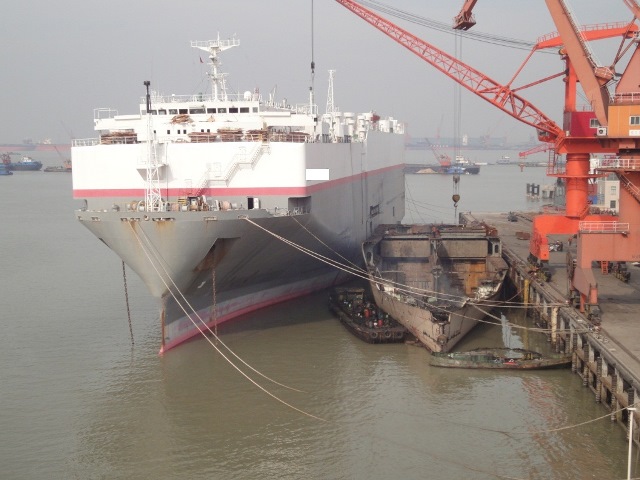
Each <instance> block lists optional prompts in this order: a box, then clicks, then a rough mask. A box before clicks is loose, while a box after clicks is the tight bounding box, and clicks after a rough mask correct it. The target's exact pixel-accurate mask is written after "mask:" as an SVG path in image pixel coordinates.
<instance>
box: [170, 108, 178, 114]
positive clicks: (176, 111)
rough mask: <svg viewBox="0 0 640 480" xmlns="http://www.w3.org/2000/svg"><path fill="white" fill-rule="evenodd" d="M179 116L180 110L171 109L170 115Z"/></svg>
mask: <svg viewBox="0 0 640 480" xmlns="http://www.w3.org/2000/svg"><path fill="white" fill-rule="evenodd" d="M177 114H178V109H176V108H170V109H169V115H177Z"/></svg>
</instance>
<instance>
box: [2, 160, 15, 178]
mask: <svg viewBox="0 0 640 480" xmlns="http://www.w3.org/2000/svg"><path fill="white" fill-rule="evenodd" d="M6 175H13V172H12V171H11V170H9V169H8V168H7V166H6V165H5V164H4V163H0V176H6Z"/></svg>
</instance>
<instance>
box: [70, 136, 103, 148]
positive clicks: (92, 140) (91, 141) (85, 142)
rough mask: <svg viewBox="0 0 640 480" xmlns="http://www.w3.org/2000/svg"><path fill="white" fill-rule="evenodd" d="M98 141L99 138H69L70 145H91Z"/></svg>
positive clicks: (96, 143)
mask: <svg viewBox="0 0 640 480" xmlns="http://www.w3.org/2000/svg"><path fill="white" fill-rule="evenodd" d="M99 143H100V139H99V138H73V139H72V140H71V146H72V147H92V146H94V145H98V144H99Z"/></svg>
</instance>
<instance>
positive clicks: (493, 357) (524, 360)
mask: <svg viewBox="0 0 640 480" xmlns="http://www.w3.org/2000/svg"><path fill="white" fill-rule="evenodd" d="M429 364H430V365H432V366H434V367H448V368H493V369H507V370H541V369H545V368H560V367H566V366H568V365H570V364H571V355H566V354H559V353H552V354H547V355H543V354H541V353H539V352H535V351H533V350H525V349H522V348H475V349H473V350H469V351H466V352H449V353H443V352H432V353H431V356H430V358H429Z"/></svg>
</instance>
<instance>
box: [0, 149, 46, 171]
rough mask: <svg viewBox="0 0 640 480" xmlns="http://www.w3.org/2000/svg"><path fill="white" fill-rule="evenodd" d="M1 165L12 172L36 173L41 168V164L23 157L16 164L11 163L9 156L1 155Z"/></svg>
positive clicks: (6, 154)
mask: <svg viewBox="0 0 640 480" xmlns="http://www.w3.org/2000/svg"><path fill="white" fill-rule="evenodd" d="M2 163H4V165H5V167H6V168H7V169H9V170H13V171H37V170H40V169H41V168H42V162H40V161H38V160H34V159H33V158H31V157H28V156H26V155H23V156H22V157H21V158H20V160H18V161H17V162H12V161H11V157H10V154H8V153H5V154H2Z"/></svg>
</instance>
